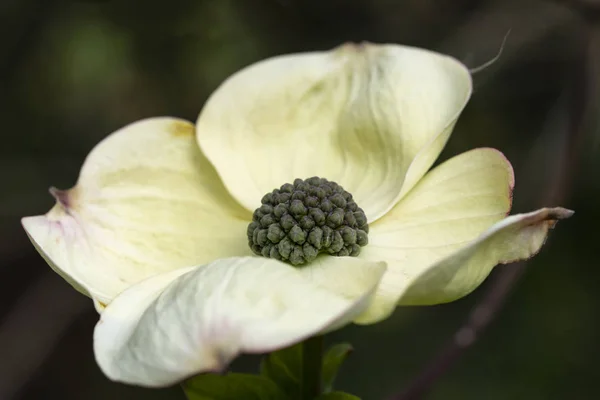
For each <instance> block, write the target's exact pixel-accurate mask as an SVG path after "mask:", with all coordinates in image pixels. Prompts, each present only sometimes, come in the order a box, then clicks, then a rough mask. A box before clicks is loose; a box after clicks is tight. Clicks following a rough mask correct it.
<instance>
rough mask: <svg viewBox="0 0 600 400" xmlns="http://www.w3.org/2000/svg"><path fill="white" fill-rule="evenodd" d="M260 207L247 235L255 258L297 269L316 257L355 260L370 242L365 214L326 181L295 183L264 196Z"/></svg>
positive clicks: (350, 197)
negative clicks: (288, 265)
mask: <svg viewBox="0 0 600 400" xmlns="http://www.w3.org/2000/svg"><path fill="white" fill-rule="evenodd" d="M261 203H262V206H260V207H259V208H257V209H256V211H254V214H253V215H252V222H251V223H250V225H248V232H247V233H248V245H249V246H250V248H251V249H252V251H254V253H256V254H257V255H260V256H263V257H270V258H275V259H277V260H281V261H286V262H289V263H291V264H292V265H301V264H304V263H307V262H310V261H312V260H314V259H315V258H317V255H319V253H327V254H331V255H334V256H339V257H343V256H352V257H356V256H358V255H359V254H360V248H361V247H362V246H365V245H366V244H367V243H368V237H367V233H368V232H369V225H368V224H367V217H366V215H365V213H364V211H363V210H362V209H361V208H360V207H358V205H357V204H356V203H355V202H354V200H353V199H352V195H351V194H350V193H348V192H347V191H345V190H344V188H342V187H341V186H340V185H338V184H337V183H335V182H330V181H328V180H327V179H323V178H318V177H313V178H309V179H306V180H302V179H296V180H295V181H294V183H293V184H291V183H286V184H285V185H282V186H281V187H280V188H279V189H275V190H273V191H272V192H271V193H267V194H266V195H265V196H264V197H263V198H262V200H261Z"/></svg>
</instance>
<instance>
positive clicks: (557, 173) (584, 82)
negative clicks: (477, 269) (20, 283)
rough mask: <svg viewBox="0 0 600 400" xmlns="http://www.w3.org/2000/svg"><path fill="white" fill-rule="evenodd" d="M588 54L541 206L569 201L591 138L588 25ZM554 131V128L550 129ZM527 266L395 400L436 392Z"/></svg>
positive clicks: (586, 37)
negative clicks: (580, 157) (588, 126)
mask: <svg viewBox="0 0 600 400" xmlns="http://www.w3.org/2000/svg"><path fill="white" fill-rule="evenodd" d="M581 36H582V41H581V43H582V51H581V52H580V57H577V58H576V59H575V60H574V68H573V76H572V79H571V85H570V87H569V88H568V89H567V91H568V94H569V95H568V104H567V107H564V108H563V109H564V110H565V112H566V113H567V114H568V118H567V121H566V123H565V124H564V125H565V126H564V128H563V129H562V132H560V131H559V132H557V133H558V134H560V135H562V136H563V137H564V141H563V142H564V143H566V146H564V147H562V149H561V152H562V154H561V155H560V156H559V157H556V158H555V159H554V161H555V162H554V163H553V167H554V168H553V170H552V171H551V173H552V175H553V177H554V178H553V179H552V185H550V187H548V190H547V192H546V193H545V195H544V196H543V198H542V199H540V200H539V202H540V203H541V204H540V205H542V206H545V205H557V204H559V203H561V202H563V201H565V199H566V198H567V197H568V192H569V190H570V185H571V183H572V181H573V176H574V173H575V167H576V165H577V160H578V154H579V152H580V151H581V147H582V143H583V136H584V133H585V127H586V120H587V114H588V113H589V111H590V110H591V108H590V107H589V102H590V101H591V97H592V96H593V94H592V93H590V88H592V87H594V85H593V84H591V82H592V80H594V79H595V76H594V73H593V70H594V69H593V68H591V65H590V63H591V61H590V60H592V59H593V58H594V50H595V49H594V47H595V44H597V43H598V41H599V40H600V27H598V26H596V27H594V26H591V25H587V26H584V27H583V32H582V35H581ZM551 128H552V127H551V126H550V129H551ZM525 266H526V263H524V262H521V263H517V264H514V265H510V266H505V267H503V268H502V270H501V271H500V272H499V274H497V275H496V278H495V280H494V282H493V283H492V286H491V288H490V289H489V290H488V292H487V293H486V294H485V295H484V296H483V298H482V299H481V300H480V301H479V303H478V304H477V305H476V306H475V308H474V309H473V311H472V312H471V313H470V315H469V316H468V318H467V320H466V321H465V323H464V324H463V325H462V327H460V328H459V329H458V331H457V332H456V333H455V334H454V335H453V337H452V339H451V340H450V341H449V342H448V343H447V345H446V346H445V347H443V348H442V350H441V351H440V352H439V353H438V354H437V355H436V356H435V357H434V358H433V360H431V362H430V363H429V364H428V365H427V366H426V367H425V368H424V370H423V371H422V372H421V374H420V375H418V376H417V377H416V378H415V379H414V380H413V381H412V382H411V384H410V385H409V386H408V387H407V388H406V389H405V390H404V391H403V392H401V393H399V394H397V395H395V396H392V397H391V398H390V400H416V399H422V398H424V396H425V395H426V394H427V393H428V392H429V391H430V390H431V389H432V388H433V386H434V384H435V383H436V382H437V381H438V380H439V379H440V378H441V377H442V376H443V375H444V374H445V373H446V372H447V371H448V370H449V369H450V368H451V367H452V365H453V364H454V363H455V362H456V360H458V359H459V357H460V356H461V355H462V354H463V353H464V352H465V351H466V350H467V349H468V348H469V347H470V346H472V345H473V344H474V343H475V341H476V340H477V338H478V337H479V336H480V335H481V334H482V333H483V331H484V330H485V329H486V328H487V327H488V326H489V325H490V323H491V322H492V321H493V320H494V318H495V317H496V315H497V314H498V312H499V311H500V310H501V308H502V306H503V305H504V303H505V302H506V299H507V297H508V295H509V293H510V292H511V290H512V289H513V288H514V287H515V285H516V284H517V283H518V281H519V279H520V278H521V276H522V275H523V273H524V271H525Z"/></svg>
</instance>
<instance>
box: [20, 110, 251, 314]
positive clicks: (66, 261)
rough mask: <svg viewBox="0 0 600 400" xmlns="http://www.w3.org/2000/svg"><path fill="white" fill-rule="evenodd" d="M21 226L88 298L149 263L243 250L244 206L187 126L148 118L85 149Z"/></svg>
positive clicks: (141, 274)
mask: <svg viewBox="0 0 600 400" xmlns="http://www.w3.org/2000/svg"><path fill="white" fill-rule="evenodd" d="M52 193H53V195H54V196H55V197H56V199H57V204H56V205H55V206H54V208H52V210H50V212H49V213H48V214H46V215H43V216H36V217H26V218H24V219H23V221H22V222H23V226H24V227H25V230H26V231H27V234H28V235H29V237H30V238H31V240H32V242H33V244H34V245H35V247H36V249H37V250H38V251H39V252H40V254H41V255H42V256H43V257H44V258H45V259H46V261H47V262H48V263H49V264H50V266H51V267H53V268H54V269H55V270H56V271H57V272H59V273H60V274H61V275H62V276H63V277H64V278H65V279H67V280H68V281H69V282H70V283H71V284H72V285H73V286H75V287H76V288H78V289H79V290H80V291H82V292H84V293H86V294H88V295H90V296H91V297H93V298H94V300H95V304H96V308H97V309H98V310H101V309H102V304H101V303H108V302H110V301H111V300H112V298H113V297H115V296H116V295H117V294H119V293H120V292H121V291H123V290H124V289H125V288H127V287H129V286H130V285H132V284H134V283H136V282H139V281H140V280H142V279H145V278H147V277H149V276H152V275H154V274H156V273H160V272H165V271H168V270H171V269H174V268H180V267H185V266H189V265H198V264H199V263H206V262H210V261H212V260H215V259H217V258H220V257H224V256H236V255H246V254H250V252H249V249H248V245H247V243H246V242H247V239H246V225H247V224H248V221H249V219H250V216H249V213H248V212H247V211H246V210H244V209H243V208H242V207H240V206H239V205H238V204H237V203H236V202H235V200H233V198H232V197H231V196H230V195H229V194H228V192H227V190H226V189H225V188H224V187H223V185H222V183H221V182H220V180H219V178H218V176H217V174H216V173H215V170H214V168H213V167H212V165H211V164H210V163H209V162H208V161H207V160H206V158H205V157H204V156H203V155H202V153H201V151H200V150H199V149H198V146H197V144H196V141H195V136H194V127H193V125H192V124H190V123H189V122H186V121H182V120H178V119H174V118H152V119H147V120H143V121H139V122H136V123H134V124H131V125H128V126H126V127H125V128H123V129H121V130H119V131H117V132H115V133H113V134H112V135H110V136H109V137H107V138H106V139H104V140H103V141H102V142H101V143H100V144H98V145H97V146H96V147H95V148H94V149H93V151H92V152H91V153H90V154H89V155H88V157H87V159H86V160H85V163H84V165H83V167H82V169H81V173H80V176H79V180H78V182H77V185H76V186H75V187H74V188H72V189H70V190H68V191H58V190H55V189H54V190H52Z"/></svg>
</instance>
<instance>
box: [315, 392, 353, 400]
mask: <svg viewBox="0 0 600 400" xmlns="http://www.w3.org/2000/svg"><path fill="white" fill-rule="evenodd" d="M315 400H360V397H356V396H355V395H353V394H349V393H344V392H330V393H325V394H322V395H320V396H319V397H317V398H316V399H315Z"/></svg>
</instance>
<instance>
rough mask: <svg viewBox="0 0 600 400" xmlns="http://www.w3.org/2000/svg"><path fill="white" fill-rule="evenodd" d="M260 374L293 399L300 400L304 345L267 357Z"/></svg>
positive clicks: (276, 352)
mask: <svg viewBox="0 0 600 400" xmlns="http://www.w3.org/2000/svg"><path fill="white" fill-rule="evenodd" d="M260 373H261V375H262V376H263V377H266V378H268V379H270V380H271V381H273V382H275V383H276V384H277V385H278V386H279V387H280V388H281V389H282V390H283V391H284V392H285V393H286V394H287V395H288V396H290V397H291V398H293V399H296V398H298V396H299V395H300V393H301V390H300V389H301V388H300V385H301V382H302V343H298V344H296V345H294V346H291V347H287V348H285V349H282V350H278V351H274V352H273V353H270V354H268V355H267V356H265V358H263V360H262V363H261V366H260Z"/></svg>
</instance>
